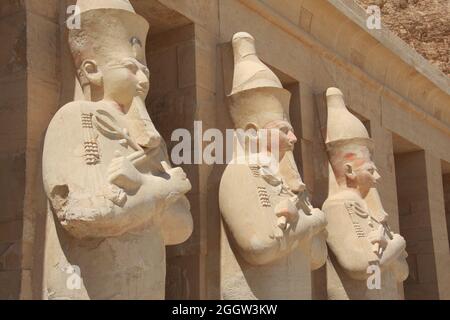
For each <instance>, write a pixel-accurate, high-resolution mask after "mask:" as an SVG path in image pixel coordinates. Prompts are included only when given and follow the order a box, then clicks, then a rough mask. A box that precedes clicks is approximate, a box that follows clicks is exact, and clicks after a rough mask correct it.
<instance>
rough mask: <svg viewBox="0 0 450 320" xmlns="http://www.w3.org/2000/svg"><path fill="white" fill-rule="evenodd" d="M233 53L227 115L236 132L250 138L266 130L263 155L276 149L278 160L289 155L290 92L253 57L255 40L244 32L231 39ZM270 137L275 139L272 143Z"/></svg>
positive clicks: (291, 133)
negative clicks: (242, 131) (287, 153)
mask: <svg viewBox="0 0 450 320" xmlns="http://www.w3.org/2000/svg"><path fill="white" fill-rule="evenodd" d="M232 45H233V53H234V65H235V68H234V75H233V89H232V91H231V94H230V95H229V97H230V104H229V109H230V114H231V117H232V119H233V122H234V124H235V127H236V128H237V129H243V130H245V131H246V132H251V133H249V134H250V135H252V133H253V134H256V138H257V139H260V137H259V136H258V132H260V131H261V129H266V130H265V133H267V136H266V137H265V139H267V142H268V143H267V151H268V152H269V153H273V152H272V151H273V150H274V149H275V148H277V151H278V152H277V154H279V160H281V159H282V158H283V156H284V154H285V153H286V152H287V151H292V150H293V148H294V144H295V143H296V142H297V138H296V136H295V134H294V130H293V128H292V126H291V124H290V122H289V101H290V96H291V94H290V92H289V91H287V90H286V89H283V87H282V85H281V82H280V80H279V79H278V78H277V76H276V75H275V74H274V73H273V72H272V70H270V69H269V68H268V67H267V66H266V65H265V64H264V63H262V62H261V60H260V59H259V58H258V56H257V55H256V49H255V40H254V38H253V37H252V36H251V35H250V34H248V33H246V32H238V33H236V34H235V35H234V36H233V39H232ZM272 136H274V137H276V139H272Z"/></svg>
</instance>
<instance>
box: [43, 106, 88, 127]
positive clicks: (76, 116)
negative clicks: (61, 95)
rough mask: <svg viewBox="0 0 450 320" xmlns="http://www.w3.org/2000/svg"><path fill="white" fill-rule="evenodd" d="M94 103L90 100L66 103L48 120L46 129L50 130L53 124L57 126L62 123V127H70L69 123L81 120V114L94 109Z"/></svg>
mask: <svg viewBox="0 0 450 320" xmlns="http://www.w3.org/2000/svg"><path fill="white" fill-rule="evenodd" d="M95 105H96V103H95V102H91V101H72V102H69V103H66V104H65V105H63V106H62V107H61V108H59V110H58V111H57V112H56V113H55V115H54V116H53V118H52V120H51V121H50V125H49V128H48V130H51V129H52V128H53V127H55V126H56V127H59V126H61V125H63V126H64V127H67V126H69V127H70V124H71V123H76V124H78V123H79V122H80V121H81V116H82V114H83V113H90V112H93V111H94V110H95V109H96V108H95Z"/></svg>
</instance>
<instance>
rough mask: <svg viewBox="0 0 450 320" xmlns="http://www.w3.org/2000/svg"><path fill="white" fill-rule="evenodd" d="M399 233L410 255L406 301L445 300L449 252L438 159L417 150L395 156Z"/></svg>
mask: <svg viewBox="0 0 450 320" xmlns="http://www.w3.org/2000/svg"><path fill="white" fill-rule="evenodd" d="M395 171H396V176H397V190H398V206H399V215H400V231H401V232H402V234H404V236H405V238H406V243H407V252H408V254H409V257H408V264H409V266H410V277H409V278H408V279H407V280H406V281H405V283H404V287H405V298H406V299H445V298H447V299H448V294H449V291H448V290H449V288H448V287H449V283H450V280H449V268H448V265H449V263H450V260H449V258H450V257H449V252H448V235H447V230H446V220H445V208H444V200H443V199H444V196H443V188H442V185H443V184H442V173H441V163H440V160H439V159H437V158H435V157H434V156H433V155H432V154H430V153H428V152H426V151H423V150H420V151H413V152H408V153H402V154H397V155H396V156H395Z"/></svg>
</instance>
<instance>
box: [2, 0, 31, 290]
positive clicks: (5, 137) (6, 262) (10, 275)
mask: <svg viewBox="0 0 450 320" xmlns="http://www.w3.org/2000/svg"><path fill="white" fill-rule="evenodd" d="M26 33H27V25H26V11H25V8H24V7H23V6H20V5H19V3H18V2H17V3H14V4H13V3H12V2H2V3H1V4H0V38H1V39H2V54H1V55H0V74H1V77H0V92H1V94H0V136H1V137H2V143H1V144H0V203H2V208H3V209H2V210H1V212H0V283H1V286H0V299H18V298H19V297H20V292H21V290H20V285H21V277H22V267H21V258H22V250H21V243H22V241H21V238H22V229H23V201H24V194H25V166H26V162H25V157H26V133H27V127H26V123H27V113H26V109H27V95H26V90H27V74H26V69H27V56H26V54H27V51H26V45H27V36H26Z"/></svg>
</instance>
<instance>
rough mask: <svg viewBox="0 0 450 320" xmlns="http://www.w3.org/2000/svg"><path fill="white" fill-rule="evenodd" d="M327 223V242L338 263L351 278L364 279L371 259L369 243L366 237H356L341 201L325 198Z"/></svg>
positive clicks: (324, 207)
mask: <svg viewBox="0 0 450 320" xmlns="http://www.w3.org/2000/svg"><path fill="white" fill-rule="evenodd" d="M322 209H323V211H324V212H325V214H326V217H327V220H328V225H327V232H328V239H327V243H328V245H329V248H330V250H331V251H332V252H333V254H334V255H335V256H336V259H337V261H338V263H339V264H340V265H341V267H342V268H343V269H344V270H345V271H346V273H347V274H348V275H349V276H350V277H351V278H353V279H356V280H365V279H367V277H368V276H369V274H367V268H368V267H369V260H371V259H372V257H373V255H372V254H371V244H370V243H369V241H368V239H367V238H366V237H358V236H357V233H356V231H355V227H354V225H353V222H352V220H351V218H350V215H349V213H348V211H347V208H346V207H345V205H344V203H343V202H342V201H335V202H333V201H329V200H327V201H326V202H325V203H324V205H323V208H322Z"/></svg>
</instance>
